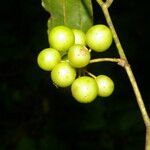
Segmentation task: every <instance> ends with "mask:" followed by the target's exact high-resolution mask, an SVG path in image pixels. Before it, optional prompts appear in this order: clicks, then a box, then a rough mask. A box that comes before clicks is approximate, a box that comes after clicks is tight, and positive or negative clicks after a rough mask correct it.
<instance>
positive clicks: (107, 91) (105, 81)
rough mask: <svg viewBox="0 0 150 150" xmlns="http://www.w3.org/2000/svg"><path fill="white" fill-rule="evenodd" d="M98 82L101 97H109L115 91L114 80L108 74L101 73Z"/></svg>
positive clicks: (97, 78)
mask: <svg viewBox="0 0 150 150" xmlns="http://www.w3.org/2000/svg"><path fill="white" fill-rule="evenodd" d="M96 82H97V84H98V95H99V96H101V97H108V96H110V95H111V94H112V93H113V91H114V82H113V80H112V79H111V78H110V77H108V76H106V75H99V76H97V77H96Z"/></svg>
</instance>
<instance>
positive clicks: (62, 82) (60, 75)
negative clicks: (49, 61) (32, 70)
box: [51, 62, 76, 87]
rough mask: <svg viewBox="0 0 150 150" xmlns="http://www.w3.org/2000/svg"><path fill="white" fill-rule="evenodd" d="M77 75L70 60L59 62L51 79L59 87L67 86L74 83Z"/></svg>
mask: <svg viewBox="0 0 150 150" xmlns="http://www.w3.org/2000/svg"><path fill="white" fill-rule="evenodd" d="M75 77H76V70H75V69H74V68H73V67H71V66H70V64H69V63H68V62H61V63H59V64H57V65H56V66H55V67H54V68H53V70H52V72H51V79H52V81H53V83H54V84H55V85H56V86H58V87H67V86H70V85H71V84H72V82H73V81H74V80H75Z"/></svg>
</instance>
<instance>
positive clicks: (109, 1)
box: [96, 0, 150, 150]
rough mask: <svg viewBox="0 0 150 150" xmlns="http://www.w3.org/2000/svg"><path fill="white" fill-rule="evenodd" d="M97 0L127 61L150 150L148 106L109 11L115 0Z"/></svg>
mask: <svg viewBox="0 0 150 150" xmlns="http://www.w3.org/2000/svg"><path fill="white" fill-rule="evenodd" d="M96 1H97V3H98V4H99V5H100V7H101V8H102V11H103V13H104V16H105V18H106V21H107V24H108V26H109V28H110V29H111V31H112V35H113V39H114V42H115V44H116V47H117V50H118V53H119V56H120V58H121V59H122V60H125V62H126V63H125V65H124V68H125V71H126V73H127V75H128V78H129V80H130V83H131V85H132V88H133V91H134V94H135V96H136V100H137V103H138V106H139V109H140V111H141V114H142V117H143V120H144V123H145V126H146V143H145V150H150V118H149V116H148V113H147V110H146V107H145V105H144V102H143V99H142V96H141V93H140V90H139V88H138V85H137V82H136V79H135V76H134V74H133V71H132V69H131V66H130V65H129V63H128V60H127V57H126V55H125V52H124V50H123V48H122V45H121V43H120V40H119V38H118V35H117V33H116V30H115V28H114V25H113V22H112V20H111V17H110V14H109V11H108V7H110V5H111V4H112V2H113V0H106V2H103V1H102V0H96Z"/></svg>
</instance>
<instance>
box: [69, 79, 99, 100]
mask: <svg viewBox="0 0 150 150" xmlns="http://www.w3.org/2000/svg"><path fill="white" fill-rule="evenodd" d="M71 92H72V95H73V97H74V98H75V99H76V100H77V101H78V102H80V103H90V102H92V101H94V99H95V98H96V97H97V94H98V86H97V83H96V81H95V80H94V79H93V78H92V77H88V76H82V77H79V78H77V79H76V80H75V81H74V82H73V83H72V86H71Z"/></svg>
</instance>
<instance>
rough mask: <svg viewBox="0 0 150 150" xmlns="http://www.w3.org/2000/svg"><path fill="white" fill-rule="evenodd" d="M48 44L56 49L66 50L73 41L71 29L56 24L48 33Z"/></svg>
mask: <svg viewBox="0 0 150 150" xmlns="http://www.w3.org/2000/svg"><path fill="white" fill-rule="evenodd" d="M48 40H49V44H50V46H51V47H53V48H55V49H57V50H58V51H61V52H63V51H66V50H68V49H69V47H71V46H72V45H73V44H74V42H75V37H74V33H73V31H72V30H71V29H70V28H68V27H66V26H56V27H54V28H53V29H52V30H50V32H49V35H48Z"/></svg>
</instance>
